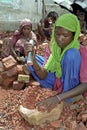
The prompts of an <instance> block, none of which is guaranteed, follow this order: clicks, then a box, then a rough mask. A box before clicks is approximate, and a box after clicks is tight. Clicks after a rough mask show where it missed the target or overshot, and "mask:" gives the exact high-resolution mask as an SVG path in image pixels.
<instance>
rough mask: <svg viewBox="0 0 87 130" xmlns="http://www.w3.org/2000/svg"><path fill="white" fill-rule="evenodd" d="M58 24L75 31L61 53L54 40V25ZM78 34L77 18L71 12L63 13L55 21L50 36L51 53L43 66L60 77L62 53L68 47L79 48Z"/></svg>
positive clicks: (78, 24)
mask: <svg viewBox="0 0 87 130" xmlns="http://www.w3.org/2000/svg"><path fill="white" fill-rule="evenodd" d="M56 26H60V27H63V28H65V29H67V30H69V31H71V32H75V35H74V40H73V41H72V42H71V43H70V44H69V45H67V46H66V48H65V49H64V50H63V51H62V53H61V48H60V47H59V46H58V44H57V43H56V41H55V36H54V35H55V34H54V33H55V27H56ZM79 34H80V23H79V20H78V18H77V17H76V16H75V15H73V14H71V13H67V14H63V15H61V16H60V17H59V18H58V19H57V20H56V22H55V24H54V28H53V32H52V38H51V43H50V50H51V55H50V57H49V59H48V61H47V63H46V65H45V68H46V69H47V70H48V71H51V72H55V73H56V76H57V77H61V75H62V70H61V60H62V57H63V55H64V53H65V52H66V51H67V50H68V49H70V48H76V49H79V47H80V44H79V41H78V37H79Z"/></svg>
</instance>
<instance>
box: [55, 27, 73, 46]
mask: <svg viewBox="0 0 87 130" xmlns="http://www.w3.org/2000/svg"><path fill="white" fill-rule="evenodd" d="M73 38H74V33H73V32H71V31H69V30H67V29H64V28H62V27H56V29H55V39H56V42H57V44H58V46H59V47H60V48H61V49H64V48H65V47H66V46H67V45H68V44H70V43H71V41H72V40H73Z"/></svg>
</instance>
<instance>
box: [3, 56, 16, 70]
mask: <svg viewBox="0 0 87 130" xmlns="http://www.w3.org/2000/svg"><path fill="white" fill-rule="evenodd" d="M2 63H3V65H4V67H5V70H8V69H10V68H12V67H13V66H15V65H17V61H16V60H15V59H14V58H13V57H12V56H11V55H10V56H8V57H6V58H3V59H2Z"/></svg>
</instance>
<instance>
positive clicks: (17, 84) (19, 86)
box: [13, 81, 25, 90]
mask: <svg viewBox="0 0 87 130" xmlns="http://www.w3.org/2000/svg"><path fill="white" fill-rule="evenodd" d="M24 86H25V83H21V82H18V81H14V82H13V89H14V90H21V89H22V88H24Z"/></svg>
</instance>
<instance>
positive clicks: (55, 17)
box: [47, 11, 58, 20]
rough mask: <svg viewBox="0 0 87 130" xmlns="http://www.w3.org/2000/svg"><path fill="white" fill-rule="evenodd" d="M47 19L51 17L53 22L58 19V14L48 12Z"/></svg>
mask: <svg viewBox="0 0 87 130" xmlns="http://www.w3.org/2000/svg"><path fill="white" fill-rule="evenodd" d="M47 17H52V18H53V19H54V20H56V19H57V17H58V13H57V12H55V11H50V12H49V13H48V15H47Z"/></svg>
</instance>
